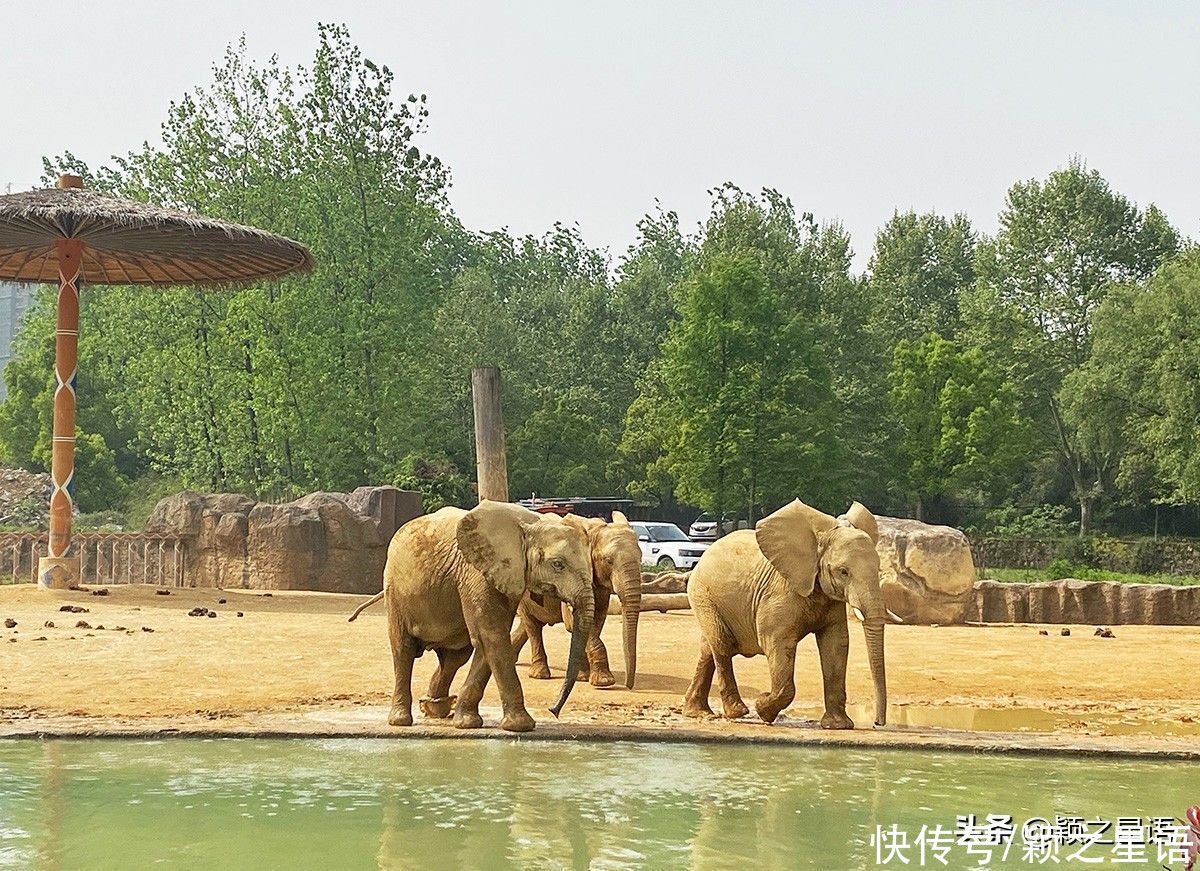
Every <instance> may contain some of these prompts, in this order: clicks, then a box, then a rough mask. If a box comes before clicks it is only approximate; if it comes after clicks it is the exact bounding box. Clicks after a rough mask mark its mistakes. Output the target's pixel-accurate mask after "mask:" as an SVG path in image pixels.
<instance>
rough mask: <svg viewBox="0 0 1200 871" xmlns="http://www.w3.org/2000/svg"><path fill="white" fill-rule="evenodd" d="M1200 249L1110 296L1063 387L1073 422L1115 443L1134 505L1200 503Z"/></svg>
mask: <svg viewBox="0 0 1200 871" xmlns="http://www.w3.org/2000/svg"><path fill="white" fill-rule="evenodd" d="M1198 383H1200V251H1197V249H1195V248H1192V249H1189V250H1188V251H1186V252H1185V253H1183V254H1181V255H1179V256H1178V257H1177V258H1175V259H1174V260H1172V261H1169V262H1167V263H1165V264H1164V265H1163V266H1162V267H1161V268H1160V269H1159V270H1158V271H1157V272H1156V273H1155V274H1154V276H1153V277H1151V278H1150V279H1149V280H1148V281H1147V282H1145V283H1144V284H1143V285H1137V284H1128V285H1124V286H1121V287H1119V288H1116V289H1114V290H1113V291H1112V292H1111V293H1110V294H1109V295H1108V296H1107V297H1106V298H1105V300H1104V302H1103V303H1102V304H1101V305H1100V307H1099V309H1098V310H1097V311H1096V315H1095V324H1094V333H1093V337H1092V347H1091V354H1090V357H1089V359H1088V361H1087V362H1086V363H1085V364H1084V365H1083V366H1082V367H1080V368H1079V369H1077V370H1076V371H1074V372H1072V373H1071V374H1070V375H1069V376H1068V377H1067V379H1066V381H1065V385H1064V389H1063V397H1064V413H1065V415H1066V417H1067V419H1069V420H1072V421H1076V422H1077V426H1079V427H1080V429H1081V431H1083V432H1084V435H1085V437H1086V438H1087V440H1088V441H1089V442H1091V443H1099V444H1105V445H1109V446H1111V447H1110V455H1111V456H1114V457H1115V458H1116V460H1117V462H1116V468H1115V469H1114V470H1112V471H1113V473H1114V479H1115V483H1116V485H1117V487H1118V488H1119V491H1120V493H1121V494H1122V495H1123V496H1124V497H1125V498H1126V499H1129V500H1132V501H1143V500H1149V501H1154V502H1159V503H1163V504H1175V505H1195V504H1197V503H1200V444H1198V434H1200V394H1198V393H1197V390H1196V385H1197V384H1198Z"/></svg>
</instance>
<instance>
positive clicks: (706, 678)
mask: <svg viewBox="0 0 1200 871" xmlns="http://www.w3.org/2000/svg"><path fill="white" fill-rule="evenodd" d="M713 670H714V666H713V655H712V651H710V650H709V649H708V644H707V643H706V642H704V641H701V642H700V661H699V662H697V663H696V674H695V676H694V677H693V678H692V683H691V686H689V687H688V688H687V692H686V693H685V694H684V696H683V715H684V716H685V717H712V716H715V715H714V714H713V709H712V708H710V707H709V706H708V693H709V690H711V689H712V680H713Z"/></svg>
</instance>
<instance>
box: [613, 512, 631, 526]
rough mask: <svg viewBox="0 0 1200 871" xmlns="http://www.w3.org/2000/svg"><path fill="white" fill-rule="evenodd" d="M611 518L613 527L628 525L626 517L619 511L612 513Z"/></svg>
mask: <svg viewBox="0 0 1200 871" xmlns="http://www.w3.org/2000/svg"><path fill="white" fill-rule="evenodd" d="M612 517H613V519H612V522H613V526H628V525H629V518H628V517H626V516H625V515H624V514H622V513H621V512H620V511H614V512H613V515H612Z"/></svg>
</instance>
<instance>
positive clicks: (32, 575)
mask: <svg viewBox="0 0 1200 871" xmlns="http://www.w3.org/2000/svg"><path fill="white" fill-rule="evenodd" d="M72 541H73V546H74V548H75V552H76V553H77V554H79V557H80V563H81V571H80V580H81V582H82V583H84V584H155V585H158V586H163V587H181V586H183V557H184V543H183V541H182V540H181V539H178V538H172V537H170V536H165V535H152V534H150V533H147V532H80V533H76V534H75V535H74V536H72ZM46 553H47V539H46V533H44V532H0V584H25V583H37V566H38V558H39V557H43V556H46Z"/></svg>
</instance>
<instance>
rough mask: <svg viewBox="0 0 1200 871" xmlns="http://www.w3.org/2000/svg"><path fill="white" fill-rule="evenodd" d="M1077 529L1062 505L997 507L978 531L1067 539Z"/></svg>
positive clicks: (1068, 511) (1068, 512)
mask: <svg viewBox="0 0 1200 871" xmlns="http://www.w3.org/2000/svg"><path fill="white" fill-rule="evenodd" d="M1074 530H1075V524H1074V521H1072V520H1071V509H1069V508H1064V507H1063V506H1061V505H1035V506H1033V507H1032V508H1022V507H1020V506H1016V505H1005V506H1002V507H1000V508H993V509H992V510H991V511H988V512H987V514H986V515H985V516H984V518H983V522H982V523H980V524H979V528H978V531H979V532H982V533H983V534H985V535H988V536H995V537H996V538H1065V537H1067V536H1070V535H1071V534H1072V533H1073V532H1074Z"/></svg>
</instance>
